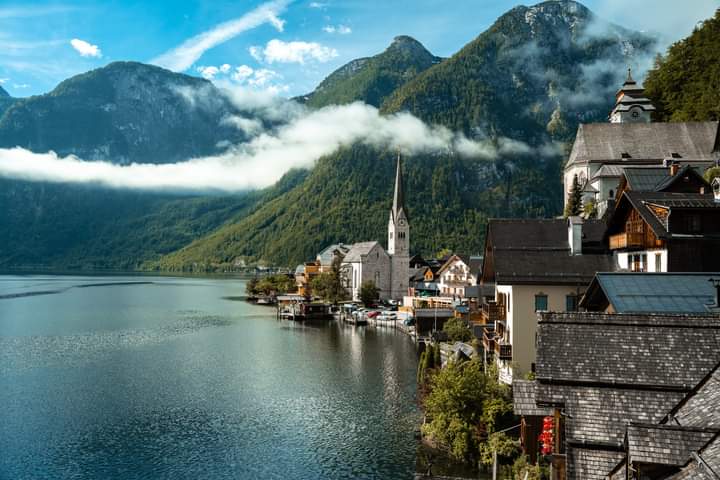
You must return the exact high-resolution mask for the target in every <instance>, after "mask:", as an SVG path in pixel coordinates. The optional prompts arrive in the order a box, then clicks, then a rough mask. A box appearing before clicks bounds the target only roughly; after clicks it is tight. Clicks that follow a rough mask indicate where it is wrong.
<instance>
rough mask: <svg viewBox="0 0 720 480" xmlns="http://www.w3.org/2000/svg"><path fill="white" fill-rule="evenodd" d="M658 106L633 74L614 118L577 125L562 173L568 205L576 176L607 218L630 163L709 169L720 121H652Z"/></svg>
mask: <svg viewBox="0 0 720 480" xmlns="http://www.w3.org/2000/svg"><path fill="white" fill-rule="evenodd" d="M654 109H655V108H654V106H653V105H652V103H651V102H650V100H648V99H647V98H645V97H644V90H643V88H642V87H640V86H639V85H638V84H637V82H635V80H633V78H632V76H631V75H630V73H629V72H628V77H627V80H626V81H625V83H624V84H623V86H622V87H621V88H620V90H619V91H618V92H617V95H616V104H615V107H614V108H613V111H612V113H611V114H610V122H608V123H593V124H581V125H580V126H579V127H578V131H577V135H576V137H575V142H574V144H573V148H572V151H571V153H570V156H569V158H568V161H567V163H566V165H565V171H564V174H563V179H564V180H563V183H564V191H565V204H566V205H567V201H568V198H569V194H570V192H571V190H572V185H573V179H574V177H575V176H576V175H577V178H578V180H579V182H580V185H581V187H582V189H583V196H584V200H585V201H588V200H593V201H594V202H595V204H596V208H597V215H598V217H602V216H603V215H604V213H605V211H606V210H607V209H608V208H611V206H612V204H613V203H614V201H615V198H616V196H617V191H618V187H619V182H620V178H621V176H622V171H623V170H624V169H625V168H627V167H633V166H634V167H637V166H653V165H654V166H669V164H670V163H675V164H679V165H693V166H697V167H699V168H703V169H704V168H707V167H709V166H711V165H713V164H714V163H716V162H717V161H718V159H720V152H719V151H718V147H719V146H720V128H719V125H720V124H719V123H718V122H672V123H661V122H652V121H651V116H650V114H651V112H652V111H653V110H654Z"/></svg>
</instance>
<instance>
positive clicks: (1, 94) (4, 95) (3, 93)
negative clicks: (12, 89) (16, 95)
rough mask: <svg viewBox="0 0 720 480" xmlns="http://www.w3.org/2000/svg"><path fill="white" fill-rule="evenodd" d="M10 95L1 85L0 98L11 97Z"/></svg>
mask: <svg viewBox="0 0 720 480" xmlns="http://www.w3.org/2000/svg"><path fill="white" fill-rule="evenodd" d="M9 96H10V94H9V93H8V92H7V90H5V89H4V88H3V87H2V85H0V98H4V97H9Z"/></svg>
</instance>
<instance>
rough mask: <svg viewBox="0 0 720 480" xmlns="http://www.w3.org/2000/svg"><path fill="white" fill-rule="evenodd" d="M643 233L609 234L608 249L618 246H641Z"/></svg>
mask: <svg viewBox="0 0 720 480" xmlns="http://www.w3.org/2000/svg"><path fill="white" fill-rule="evenodd" d="M643 245H644V242H643V234H642V233H638V232H626V233H618V234H616V235H610V250H618V249H620V248H631V247H642V246H643Z"/></svg>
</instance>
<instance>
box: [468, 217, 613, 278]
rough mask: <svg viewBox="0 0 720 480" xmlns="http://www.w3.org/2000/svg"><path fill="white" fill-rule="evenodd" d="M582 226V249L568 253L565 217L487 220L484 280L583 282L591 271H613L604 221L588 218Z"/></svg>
mask: <svg viewBox="0 0 720 480" xmlns="http://www.w3.org/2000/svg"><path fill="white" fill-rule="evenodd" d="M582 229H583V240H582V248H583V254H582V255H570V246H569V245H568V225H567V220H564V219H492V220H490V222H489V223H488V227H487V235H486V240H485V242H486V243H485V245H486V251H485V258H484V263H483V266H482V273H483V281H484V282H488V281H495V282H496V283H500V284H536V285H585V284H587V283H589V282H590V280H591V279H592V277H593V276H594V275H595V272H598V271H611V270H613V268H614V266H613V261H612V257H611V256H610V255H607V254H605V252H604V251H603V248H604V247H603V243H602V238H603V233H604V231H605V225H604V223H603V222H602V221H600V220H586V221H585V222H584V223H583V225H582ZM598 250H600V252H602V253H599V252H598Z"/></svg>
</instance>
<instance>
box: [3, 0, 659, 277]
mask: <svg viewBox="0 0 720 480" xmlns="http://www.w3.org/2000/svg"><path fill="white" fill-rule="evenodd" d="M654 48H655V47H654V40H653V39H652V38H650V37H647V36H645V35H643V34H640V33H637V32H632V31H629V30H626V29H624V28H622V27H619V26H615V25H612V24H608V23H606V22H603V21H602V20H600V19H598V18H596V17H595V16H594V15H593V14H592V12H590V11H589V10H588V9H587V8H585V7H584V6H582V5H581V4H579V3H577V2H574V1H569V0H561V1H549V2H543V3H541V4H539V5H536V6H534V7H517V8H514V9H512V10H510V11H509V12H507V13H506V14H505V15H503V16H501V17H500V18H499V19H498V20H497V21H496V22H495V24H494V25H492V26H491V27H490V28H489V29H488V30H487V31H485V32H483V33H481V34H480V35H479V36H478V37H477V38H476V39H475V40H473V41H472V42H470V43H469V44H467V45H466V46H465V47H463V48H462V49H461V50H460V51H459V52H457V53H456V54H455V55H453V56H452V57H451V58H449V59H445V60H443V59H439V58H438V57H435V56H434V55H432V54H431V53H430V52H428V51H427V50H426V49H425V48H424V47H423V46H422V44H420V43H419V42H417V41H416V40H414V39H412V38H410V37H405V36H400V37H397V38H396V39H395V40H394V41H393V43H392V44H391V45H390V46H389V47H388V48H387V49H386V50H385V51H384V52H381V53H380V54H378V55H376V56H373V57H368V58H363V59H358V60H355V61H352V62H350V63H348V64H347V65H345V66H343V67H341V68H340V69H338V70H337V71H335V72H333V73H332V74H331V75H329V76H328V77H327V78H326V79H325V80H324V81H323V82H322V83H321V84H320V85H319V86H318V88H317V89H316V90H315V91H314V92H312V93H310V94H308V95H307V96H305V97H304V98H303V99H301V100H302V101H303V102H304V103H305V105H306V106H307V107H308V109H307V110H306V111H305V110H303V109H302V108H301V107H298V106H297V104H296V103H295V102H286V103H282V104H274V105H273V106H272V107H271V108H269V109H267V110H265V111H263V112H259V113H258V110H257V108H255V109H254V108H251V107H252V106H251V105H248V104H247V101H248V99H247V98H244V99H237V98H235V99H233V98H232V96H231V95H230V96H229V95H228V94H227V92H223V91H221V90H220V89H217V88H216V87H215V86H213V85H212V84H210V83H209V82H207V81H205V80H201V79H197V78H192V77H188V76H185V75H180V74H174V73H172V72H168V71H166V70H163V69H160V68H157V67H151V66H146V65H142V64H136V63H113V64H110V65H108V66H107V67H105V68H103V69H98V70H95V71H92V72H88V73H87V74H84V75H80V76H78V77H73V78H71V79H68V80H67V81H66V82H63V83H62V84H60V85H59V86H58V88H57V89H55V90H54V91H53V92H51V93H49V94H47V95H43V96H39V97H33V98H30V99H23V100H20V101H18V103H17V104H16V105H14V106H13V107H12V108H11V109H9V110H8V111H7V112H6V113H5V114H4V115H2V117H0V146H8V145H12V146H15V145H20V146H23V147H24V148H27V149H29V150H32V151H35V152H44V151H47V150H49V149H53V150H55V151H57V152H58V153H60V154H75V155H78V156H80V157H81V158H82V159H84V160H91V159H106V160H111V161H113V162H116V163H123V164H124V163H128V162H132V161H138V162H153V163H167V162H174V161H178V160H186V159H188V158H192V157H197V156H202V155H217V154H219V153H221V152H224V151H226V149H228V148H231V147H232V146H233V145H240V146H242V145H243V144H242V143H241V142H243V141H244V140H246V139H247V138H251V139H252V140H251V144H252V145H254V146H257V145H259V147H258V148H260V149H261V150H259V151H260V152H261V153H262V152H264V151H265V150H262V149H263V148H268V147H269V148H271V149H272V148H275V147H277V146H278V145H280V146H283V145H291V146H292V145H296V146H295V147H293V148H295V149H296V150H294V152H295V153H294V154H293V150H292V149H289V150H288V149H285V147H283V148H282V149H279V150H277V151H276V152H275V154H274V155H275V156H274V157H271V158H273V162H274V161H275V159H277V161H278V162H279V161H280V160H281V159H282V160H286V159H287V162H286V164H285V166H284V167H280V166H277V165H280V163H278V164H277V165H276V164H275V163H273V165H275V170H278V172H280V173H282V170H280V169H281V168H291V167H292V165H296V166H298V163H297V158H298V156H300V155H305V156H307V155H311V156H312V155H317V157H320V158H319V160H317V163H316V164H315V166H314V168H313V169H312V170H311V171H310V172H307V171H301V172H298V173H297V174H293V175H290V177H289V178H290V180H287V181H283V182H282V183H281V185H280V186H278V187H276V188H272V189H270V190H268V192H272V193H267V194H266V192H263V191H260V192H257V193H254V194H251V195H250V198H251V200H249V201H246V200H245V198H246V196H244V195H238V196H226V197H222V198H223V199H224V200H222V201H211V202H210V203H208V204H204V205H206V206H205V207H203V210H197V209H195V205H197V203H196V202H200V204H203V203H202V202H204V200H202V198H199V197H197V196H196V197H193V198H190V199H179V200H178V201H177V202H175V203H173V200H172V199H169V198H165V197H163V200H162V202H159V203H155V204H153V205H154V206H146V205H141V204H138V203H133V202H134V200H132V199H133V198H134V196H135V195H140V194H136V193H133V192H127V191H124V193H122V194H120V193H118V194H117V195H115V194H113V195H108V196H106V197H107V198H104V197H103V195H104V194H102V195H101V194H97V195H100V196H99V197H98V200H97V204H101V203H103V202H104V203H106V204H108V205H114V204H118V205H121V204H122V205H124V204H125V203H127V204H128V205H140V206H139V207H137V208H130V209H123V208H124V207H123V208H121V209H120V210H119V211H122V212H126V214H125V213H123V215H125V216H124V217H123V218H125V220H122V221H121V220H120V217H114V216H111V218H113V219H114V220H113V222H115V225H121V227H120V228H117V227H114V226H112V225H111V224H112V222H111V221H108V223H103V224H102V225H100V224H97V223H94V222H93V221H92V218H94V215H96V214H97V216H102V215H105V214H104V213H102V211H101V209H100V210H99V209H96V210H92V209H91V210H90V211H88V210H86V211H84V212H81V210H82V206H81V205H79V204H76V203H73V202H69V201H68V200H67V199H66V198H65V197H64V195H69V196H72V195H73V193H72V192H73V191H74V190H73V189H74V188H84V187H73V186H69V185H66V184H59V185H55V186H52V188H49V187H48V186H47V185H46V184H41V183H32V182H13V181H8V184H9V185H10V187H7V188H6V190H5V193H6V194H5V198H4V201H3V203H2V206H1V207H0V209H6V210H7V211H9V212H10V214H7V213H6V214H5V215H6V216H5V218H10V217H12V218H13V219H14V220H13V222H12V223H10V224H9V225H11V229H17V231H16V232H15V234H14V236H12V235H13V234H12V233H10V234H6V235H11V236H12V238H11V240H12V241H9V242H8V243H7V245H8V248H7V249H6V252H9V253H6V255H4V259H5V262H4V263H5V265H13V264H22V263H23V261H25V260H28V259H30V258H31V259H32V260H33V262H35V261H41V260H42V259H44V260H45V261H47V262H48V264H51V265H67V264H75V263H77V261H78V259H79V258H80V255H79V254H78V252H82V251H83V249H84V248H85V247H86V246H88V245H92V248H93V251H94V252H97V251H102V252H103V254H102V255H97V256H96V258H98V259H100V258H102V261H101V262H100V261H98V262H90V263H91V264H95V265H110V264H112V265H129V266H137V265H140V264H143V265H144V267H146V268H161V269H166V270H204V269H218V268H226V267H229V266H232V265H235V264H237V263H238V262H241V261H245V262H248V263H253V262H263V263H271V264H279V265H288V266H292V265H293V264H296V263H299V262H301V261H304V260H306V259H307V258H310V257H312V256H314V254H315V252H316V251H317V250H318V249H320V248H322V247H323V246H324V245H326V244H328V243H332V242H337V241H344V242H353V241H360V240H372V239H377V240H380V241H381V242H382V241H384V240H385V227H386V222H387V211H388V208H389V205H390V199H391V189H392V179H393V168H394V159H395V158H396V151H397V146H393V142H395V141H396V140H397V139H395V136H396V135H404V137H402V138H401V143H400V145H402V150H403V151H404V152H405V153H404V155H405V157H406V161H405V170H406V172H405V176H406V182H407V199H408V203H409V209H410V212H411V218H412V230H411V231H412V234H411V235H412V240H411V242H412V248H413V251H414V252H418V253H423V254H428V255H431V254H434V253H435V252H437V251H438V250H439V249H441V248H451V249H455V250H457V251H464V252H480V250H481V248H482V244H483V238H482V236H483V232H484V226H485V224H486V222H487V219H488V218H491V217H506V216H524V217H532V216H545V217H547V216H554V215H557V214H559V213H560V210H561V206H562V205H561V203H562V194H561V176H560V172H561V168H562V163H563V151H564V149H565V148H566V147H567V143H566V142H567V141H568V140H570V139H571V138H572V137H573V136H574V133H575V130H576V128H577V125H578V123H579V122H592V121H606V118H607V114H608V112H609V111H610V109H611V107H612V104H613V100H614V98H613V94H614V90H615V89H617V87H618V86H619V85H620V83H621V80H622V78H623V77H624V75H625V74H626V68H627V66H629V65H630V66H636V67H638V68H640V69H642V68H645V66H646V65H648V64H649V62H650V59H652V56H653V53H654ZM356 101H361V102H365V103H368V104H370V105H374V106H379V107H380V108H381V111H382V112H384V113H385V114H387V117H377V112H376V111H373V110H372V108H373V107H371V106H360V105H359V104H353V105H348V106H347V107H335V106H334V105H336V104H346V103H350V102H356ZM246 105H247V106H248V108H247V109H244V106H246ZM323 107H325V108H323ZM368 109H370V110H368ZM373 112H374V113H373ZM407 112H409V113H411V114H413V115H414V116H415V117H417V118H415V117H409V116H407V115H406V113H407ZM398 114H400V115H406V116H405V117H395V115H398ZM358 115H362V121H364V122H368V123H367V124H366V130H367V129H369V130H368V132H371V133H372V134H373V135H376V134H385V135H386V136H387V135H389V136H390V137H393V138H392V139H391V138H390V137H388V138H384V137H380V138H377V137H375V138H371V139H370V141H367V139H366V140H365V141H360V140H362V139H363V138H365V137H363V136H365V135H369V133H367V132H365V131H364V130H363V131H362V132H361V131H355V132H354V133H349V134H348V133H347V132H346V130H348V131H350V132H353V128H354V127H355V125H354V123H357V122H358V121H359V120H360V117H358ZM288 119H290V120H291V121H292V122H294V123H291V124H289V127H287V128H285V130H283V129H282V128H284V127H280V133H277V131H276V130H277V129H275V127H274V126H273V125H271V124H270V123H269V122H272V121H280V122H283V121H285V122H287V121H288ZM418 119H420V120H422V121H424V122H426V123H425V125H438V126H439V128H444V130H441V131H440V130H433V131H429V130H427V128H426V127H424V126H422V125H420V124H419V122H420V120H418ZM389 120H392V121H395V123H392V124H391V123H388V121H389ZM66 124H70V125H71V127H69V126H67V125H66ZM268 127H270V128H271V129H270V130H268ZM433 128H435V127H433ZM273 132H274V133H273ZM452 132H454V133H452ZM308 133H310V134H311V136H308ZM432 136H435V137H437V138H430V137H432ZM316 138H317V140H316ZM308 139H311V140H312V142H316V141H317V142H320V143H318V145H320V144H322V148H318V147H314V149H313V150H312V151H310V150H309V149H310V147H311V146H313V145H315V143H313V145H307V146H305V143H307V141H308ZM354 139H357V140H354ZM391 140H392V141H391ZM429 140H432V141H433V142H435V143H432V145H433V147H432V148H425V147H422V144H423V142H425V143H428V141H429ZM468 140H470V141H472V142H476V143H472V142H470V143H472V145H470V143H469V142H468ZM354 141H357V143H355V144H353V143H352V142H354ZM298 142H299V143H298ZM303 142H305V143H303ZM428 144H430V143H428ZM297 145H302V147H301V148H300V149H299V150H298V149H297V148H298V147H297ZM338 147H339V148H338ZM417 147H422V148H417ZM469 147H472V148H471V150H473V149H474V150H473V151H474V152H475V153H476V155H469V156H468V155H465V154H463V153H462V152H461V150H462V149H463V148H469ZM328 148H330V150H328ZM478 149H481V150H482V151H481V152H478ZM313 152H316V153H313ZM330 152H333V153H330ZM477 153H480V154H477ZM317 157H314V158H317ZM262 158H263V157H262V156H259V157H258V159H259V160H258V161H260V160H262ZM314 158H313V163H314ZM310 159H311V158H310V157H308V158H307V159H306V160H303V162H304V163H302V165H301V166H303V167H309V166H310V165H311V163H309V162H308V160H310ZM293 162H294V163H293ZM258 165H264V167H263V168H265V170H273V168H272V167H271V166H270V163H268V162H265V163H262V162H261V163H260V164H258ZM76 167H77V166H76ZM228 171H230V170H228ZM234 172H235V171H234V170H233V175H235V174H236V173H234ZM275 173H277V172H275ZM43 185H44V186H43ZM43 188H44V189H46V191H47V190H50V191H53V192H55V193H54V194H53V195H40V194H39V190H41V189H43ZM33 189H35V190H33ZM61 192H63V193H61ZM120 192H123V191H120ZM83 195H84V194H83ZM123 195H127V196H128V199H129V200H125V199H124V197H123ZM147 195H150V194H147ZM151 196H152V195H151ZM28 198H29V199H30V200H32V202H31V205H33V207H32V208H31V209H27V208H25V207H24V205H25V204H26V203H27V202H28ZM93 202H94V201H90V203H93ZM168 208H171V209H173V214H172V215H171V214H170V213H169V210H167V209H168ZM205 208H208V209H209V211H210V212H211V213H210V214H209V215H210V216H207V215H205V214H202V213H200V212H201V211H206V210H204V209H205ZM143 209H145V210H146V211H147V212H148V213H147V214H143V212H142V210H143ZM55 210H57V211H59V212H63V213H62V215H60V216H59V217H55V218H53V217H51V216H50V215H49V214H48V212H52V211H55ZM37 212H43V213H44V214H45V215H40V216H38V214H37ZM88 212H89V213H88ZM73 215H79V217H80V218H83V219H84V221H83V222H80V223H77V222H73V221H71V220H70V219H71V218H72V216H73ZM148 215H150V216H151V217H152V220H147V218H148ZM106 216H107V215H106ZM164 216H169V217H171V218H175V219H178V218H182V221H181V222H179V224H180V225H187V226H188V228H184V227H183V228H182V229H181V231H178V230H172V229H171V230H170V231H175V232H177V235H176V234H172V235H173V236H172V238H173V240H172V242H169V243H165V244H164V246H163V248H161V249H158V248H156V246H155V245H153V244H152V242H157V239H158V237H157V236H155V235H150V236H145V235H142V234H141V230H140V229H147V228H151V229H152V231H157V232H160V231H162V229H161V227H160V226H161V225H165V223H164V221H163V220H162V218H163V217H164ZM121 217H122V215H121ZM28 218H34V219H35V220H36V221H35V223H33V229H34V230H33V231H34V232H36V233H35V235H34V237H33V238H34V241H35V243H33V244H31V245H33V246H32V247H27V242H25V244H23V239H22V235H20V234H18V232H22V231H23V230H22V229H24V228H27V227H25V226H24V225H27V221H28ZM62 218H67V219H68V221H67V222H66V223H67V224H66V225H65V226H64V227H63V228H65V229H66V230H64V231H65V232H66V233H67V234H66V236H65V237H63V238H64V240H63V242H65V247H64V248H65V249H64V250H63V252H67V253H59V254H52V252H53V251H55V246H54V245H55V244H57V243H59V242H58V241H57V240H55V237H53V236H52V235H49V233H48V232H50V231H52V229H51V228H49V225H54V222H60V221H62ZM139 219H146V220H147V221H146V220H139ZM196 219H197V221H199V224H196V223H195V222H196ZM148 222H150V223H148ZM176 223H177V222H176ZM149 225H151V226H150V227H149ZM198 225H201V226H198ZM163 228H164V227H163ZM83 229H84V230H83ZM73 232H77V233H78V234H74V233H73ZM99 232H105V233H104V234H102V235H100V234H99ZM158 235H160V233H158ZM98 237H99V238H106V239H107V238H112V239H113V242H114V243H113V245H124V246H128V245H131V244H132V245H133V247H132V248H131V249H128V248H122V247H118V248H111V249H106V250H103V249H102V248H101V246H100V244H98V243H97V240H96V238H98ZM73 239H77V240H76V241H74V240H73ZM73 242H75V243H73ZM60 243H62V242H60ZM106 243H107V242H106ZM13 249H14V250H13ZM31 251H32V252H35V254H34V255H35V256H32V255H31V254H30V252H31ZM129 251H132V253H128V252H129ZM173 251H174V252H173ZM19 252H20V253H19ZM37 252H46V253H47V254H46V255H38V254H37ZM72 252H75V253H72ZM123 255H126V256H128V257H131V258H132V259H131V261H123V259H122V258H121V257H122V256H123ZM160 255H165V256H162V257H160ZM38 259H40V260H38ZM70 259H72V261H71V260H70ZM74 262H75V263H74ZM0 263H2V262H0Z"/></svg>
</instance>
